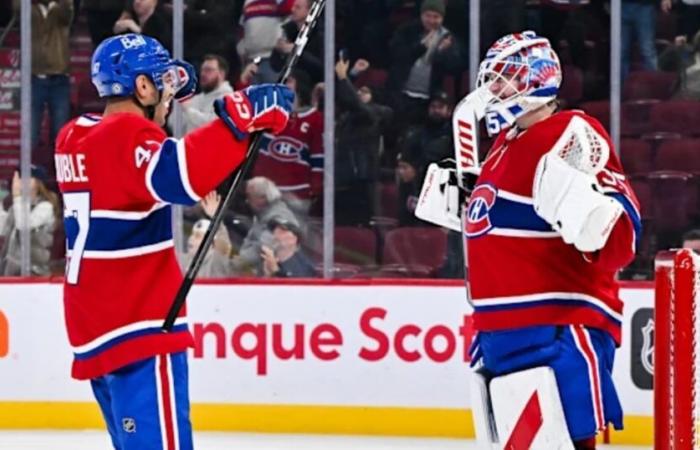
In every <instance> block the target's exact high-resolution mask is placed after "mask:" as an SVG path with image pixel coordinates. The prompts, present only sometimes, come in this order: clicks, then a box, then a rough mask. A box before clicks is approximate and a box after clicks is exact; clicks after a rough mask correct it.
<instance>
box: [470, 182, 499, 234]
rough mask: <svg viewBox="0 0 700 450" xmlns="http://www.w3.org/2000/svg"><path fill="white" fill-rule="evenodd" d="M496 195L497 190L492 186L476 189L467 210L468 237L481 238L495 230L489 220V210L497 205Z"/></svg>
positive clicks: (484, 185)
mask: <svg viewBox="0 0 700 450" xmlns="http://www.w3.org/2000/svg"><path fill="white" fill-rule="evenodd" d="M496 194H497V191H496V189H495V188H494V187H493V186H491V185H490V184H482V185H480V186H477V187H476V188H475V189H474V191H473V192H472V196H471V200H470V201H469V208H467V218H466V219H467V220H466V225H465V227H466V230H465V232H466V233H467V237H470V238H473V237H477V236H481V235H482V234H486V233H487V232H488V231H489V230H490V229H491V228H493V225H492V224H491V220H489V210H490V209H491V207H493V205H494V203H496Z"/></svg>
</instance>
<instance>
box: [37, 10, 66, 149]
mask: <svg viewBox="0 0 700 450" xmlns="http://www.w3.org/2000/svg"><path fill="white" fill-rule="evenodd" d="M72 20H73V1H72V0H58V1H49V0H34V1H33V2H32V147H33V148H35V147H36V146H37V144H38V143H39V134H40V132H41V123H42V120H43V117H44V109H45V108H46V107H48V109H49V127H50V128H49V143H48V144H49V145H53V142H54V141H55V140H56V135H57V134H58V131H59V130H60V129H61V127H62V126H63V125H64V124H65V123H66V122H67V121H68V119H69V118H70V77H69V69H70V50H69V47H68V34H69V31H70V25H71V21H72Z"/></svg>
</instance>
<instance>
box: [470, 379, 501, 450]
mask: <svg viewBox="0 0 700 450" xmlns="http://www.w3.org/2000/svg"><path fill="white" fill-rule="evenodd" d="M469 387H470V394H471V396H470V398H471V404H472V417H473V420H474V431H475V432H476V442H477V443H478V444H479V448H480V449H482V448H483V449H485V450H500V445H499V443H498V435H497V434H496V424H495V422H494V418H493V412H492V410H491V398H490V397H489V386H488V382H487V380H486V378H484V376H483V375H481V374H480V373H478V372H472V373H471V383H470V386H469Z"/></svg>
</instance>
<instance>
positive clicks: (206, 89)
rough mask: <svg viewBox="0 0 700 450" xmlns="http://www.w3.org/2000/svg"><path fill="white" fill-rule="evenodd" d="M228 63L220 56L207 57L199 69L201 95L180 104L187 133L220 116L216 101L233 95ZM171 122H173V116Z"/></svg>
mask: <svg viewBox="0 0 700 450" xmlns="http://www.w3.org/2000/svg"><path fill="white" fill-rule="evenodd" d="M228 70H229V67H228V62H226V60H225V59H224V58H223V57H221V56H219V55H213V54H212V55H205V56H204V60H203V62H202V66H201V68H200V69H199V94H196V95H194V96H193V97H192V98H191V99H190V100H188V101H186V102H183V103H180V105H181V106H182V112H183V118H184V121H185V132H186V133H189V132H190V131H192V130H194V129H197V128H199V127H201V126H202V125H204V124H207V123H209V122H211V121H212V120H214V119H216V118H217V117H218V116H217V115H216V112H214V100H216V99H219V98H221V97H223V96H224V95H227V94H231V93H233V88H232V87H231V85H230V84H229V82H228V81H227V77H228ZM169 120H172V116H171V117H170V119H169Z"/></svg>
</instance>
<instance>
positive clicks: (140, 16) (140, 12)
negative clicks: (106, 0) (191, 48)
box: [112, 0, 173, 52]
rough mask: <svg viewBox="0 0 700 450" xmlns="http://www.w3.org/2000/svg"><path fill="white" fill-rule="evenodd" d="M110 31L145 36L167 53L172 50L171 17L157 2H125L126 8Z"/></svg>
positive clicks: (140, 0) (141, 0) (135, 0)
mask: <svg viewBox="0 0 700 450" xmlns="http://www.w3.org/2000/svg"><path fill="white" fill-rule="evenodd" d="M112 31H114V34H122V33H139V34H145V35H146V36H150V37H154V38H156V39H157V40H158V41H159V42H160V43H161V44H162V45H163V47H165V48H166V49H168V51H170V52H172V50H173V28H172V17H171V14H170V13H169V12H168V11H167V10H166V9H165V8H163V5H161V4H160V3H159V2H158V0H127V8H126V9H125V10H124V11H123V12H122V14H121V16H119V19H117V21H116V22H115V23H114V26H113V28H112Z"/></svg>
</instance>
